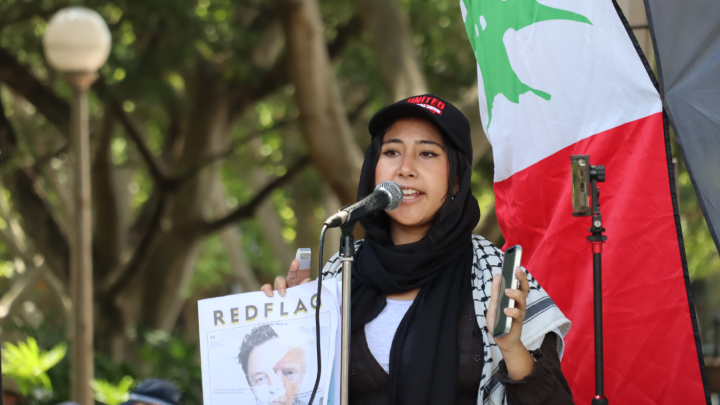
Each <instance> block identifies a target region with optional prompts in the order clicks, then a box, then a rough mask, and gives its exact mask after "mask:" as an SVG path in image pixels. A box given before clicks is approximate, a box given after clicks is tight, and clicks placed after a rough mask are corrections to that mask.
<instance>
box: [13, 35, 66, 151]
mask: <svg viewBox="0 0 720 405" xmlns="http://www.w3.org/2000/svg"><path fill="white" fill-rule="evenodd" d="M0 81H2V82H4V83H5V84H6V85H7V86H8V87H10V88H11V89H13V90H14V91H15V92H16V93H18V94H20V95H21V96H22V97H23V98H25V99H26V100H27V101H29V102H30V103H32V104H33V105H34V106H35V108H37V110H38V111H39V112H40V113H41V114H42V115H44V116H45V118H47V119H48V121H50V122H52V123H53V125H55V126H56V127H57V128H58V130H60V132H61V133H62V134H63V135H64V136H65V137H66V138H67V136H68V134H69V132H70V105H69V104H68V103H67V102H65V101H64V100H62V99H61V98H60V97H58V96H57V95H56V94H55V92H54V91H53V90H52V89H51V88H49V87H47V86H45V85H44V84H43V83H41V82H40V81H39V80H38V79H37V78H36V77H35V76H33V74H32V73H31V72H30V69H29V68H27V67H25V66H23V65H21V64H20V62H18V61H17V59H15V57H14V56H13V55H11V54H10V53H9V52H8V51H7V50H5V49H3V48H0Z"/></svg>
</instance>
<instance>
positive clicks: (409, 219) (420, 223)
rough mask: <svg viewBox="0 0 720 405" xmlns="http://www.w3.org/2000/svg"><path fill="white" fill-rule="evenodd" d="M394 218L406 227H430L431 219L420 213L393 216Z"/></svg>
mask: <svg viewBox="0 0 720 405" xmlns="http://www.w3.org/2000/svg"><path fill="white" fill-rule="evenodd" d="M390 218H392V220H393V221H394V222H395V223H397V224H398V225H400V226H403V227H405V228H417V227H428V226H430V221H429V220H428V219H427V218H425V217H423V216H420V215H397V216H391V217H390Z"/></svg>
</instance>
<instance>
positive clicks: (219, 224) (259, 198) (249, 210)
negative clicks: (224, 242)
mask: <svg viewBox="0 0 720 405" xmlns="http://www.w3.org/2000/svg"><path fill="white" fill-rule="evenodd" d="M309 163H310V157H309V156H305V157H303V158H301V159H300V160H299V161H298V162H296V163H295V164H294V165H293V166H292V167H289V168H288V171H287V173H285V174H284V175H282V176H280V177H278V178H276V179H275V180H273V181H271V182H270V183H268V184H267V185H265V187H263V188H262V189H261V190H260V191H258V193H257V194H255V197H253V198H252V199H251V200H250V201H249V202H248V203H247V204H245V205H243V206H242V207H239V208H237V209H235V211H233V212H231V213H230V214H228V215H227V216H225V217H224V218H221V219H218V220H216V221H213V222H210V223H207V224H205V226H204V229H203V232H204V233H205V234H210V233H213V232H216V231H219V230H221V229H222V228H224V227H226V226H228V225H230V224H232V223H235V222H237V221H239V220H241V219H245V218H247V217H250V216H252V215H253V213H254V212H255V210H256V209H257V207H258V206H259V205H260V204H261V203H262V202H263V200H264V199H265V198H267V196H269V195H270V193H272V192H273V191H274V190H275V189H276V188H279V187H282V186H283V185H285V184H286V183H287V182H288V181H290V180H291V179H292V178H293V177H295V176H296V175H297V174H298V173H299V172H300V171H301V170H302V169H303V168H305V167H306V166H307V165H308V164H309Z"/></svg>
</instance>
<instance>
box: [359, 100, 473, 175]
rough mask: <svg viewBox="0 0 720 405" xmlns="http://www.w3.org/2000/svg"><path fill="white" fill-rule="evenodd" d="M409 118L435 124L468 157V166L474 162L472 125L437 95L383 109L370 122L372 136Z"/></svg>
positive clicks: (405, 101) (398, 103)
mask: <svg viewBox="0 0 720 405" xmlns="http://www.w3.org/2000/svg"><path fill="white" fill-rule="evenodd" d="M410 117H412V118H422V119H426V120H428V121H430V122H432V123H434V124H435V125H436V126H437V127H438V128H439V129H440V130H441V131H442V132H443V133H444V134H445V136H447V137H448V138H449V139H450V141H452V143H453V144H455V146H456V147H457V148H458V149H459V150H460V152H462V153H463V154H464V155H465V158H466V159H467V160H468V162H470V161H471V160H472V155H473V153H472V140H471V139H470V122H469V121H468V119H467V117H465V114H463V113H462V112H461V111H460V110H458V108H457V107H455V106H454V105H452V104H451V103H449V102H447V101H445V100H443V99H441V98H440V97H438V96H436V95H434V94H423V95H421V96H413V97H408V98H406V99H403V100H400V101H398V102H397V103H394V104H390V105H389V106H386V107H384V108H382V109H381V110H380V111H378V112H377V113H375V115H374V116H373V117H372V119H371V120H370V125H369V128H368V129H369V130H370V135H372V136H375V135H376V134H377V133H378V132H379V131H380V129H382V128H383V127H385V126H386V125H388V124H389V123H391V122H395V121H397V120H399V119H401V118H410Z"/></svg>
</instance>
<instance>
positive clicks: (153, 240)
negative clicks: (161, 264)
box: [96, 192, 170, 301]
mask: <svg viewBox="0 0 720 405" xmlns="http://www.w3.org/2000/svg"><path fill="white" fill-rule="evenodd" d="M169 200H170V197H168V196H167V195H165V194H164V193H163V192H160V196H159V198H158V201H157V205H156V207H155V211H154V212H153V214H152V217H151V218H150V223H149V224H148V226H147V228H146V229H145V233H144V234H143V237H142V239H140V241H139V242H138V243H137V245H136V247H135V251H134V252H133V254H132V257H131V258H130V260H129V261H128V262H127V265H125V266H118V267H116V268H115V269H113V270H112V271H110V272H109V274H108V276H107V278H106V279H105V280H104V282H103V284H102V286H101V287H100V288H99V289H98V292H97V294H96V296H97V297H98V298H101V299H103V300H106V301H110V300H113V299H114V298H115V297H116V296H117V294H119V293H120V292H122V291H123V290H125V288H126V287H127V286H128V284H129V283H130V282H131V281H132V280H133V278H134V277H135V276H136V275H137V274H138V273H139V272H140V271H141V270H142V269H143V265H144V264H145V263H146V259H147V258H148V257H149V256H150V254H151V253H152V252H153V251H154V250H155V247H156V246H157V243H158V241H159V239H160V238H159V236H160V234H161V233H162V224H163V218H164V217H165V213H166V212H167V208H168V205H169Z"/></svg>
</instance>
